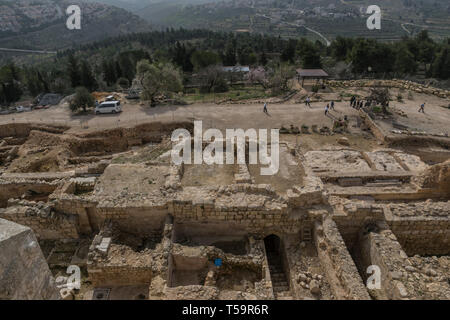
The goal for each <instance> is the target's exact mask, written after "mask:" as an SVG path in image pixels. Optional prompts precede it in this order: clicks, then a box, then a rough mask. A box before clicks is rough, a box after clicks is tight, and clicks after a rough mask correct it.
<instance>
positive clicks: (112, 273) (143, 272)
mask: <svg viewBox="0 0 450 320" xmlns="http://www.w3.org/2000/svg"><path fill="white" fill-rule="evenodd" d="M89 280H90V281H91V282H92V284H93V285H94V286H132V285H140V284H148V285H150V283H151V281H152V269H151V268H149V267H130V266H120V267H119V266H104V267H96V268H95V269H94V268H89Z"/></svg>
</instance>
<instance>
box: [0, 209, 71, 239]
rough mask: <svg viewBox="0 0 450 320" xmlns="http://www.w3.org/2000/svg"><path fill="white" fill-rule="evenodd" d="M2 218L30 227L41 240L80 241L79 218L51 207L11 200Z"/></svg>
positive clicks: (1, 210)
mask: <svg viewBox="0 0 450 320" xmlns="http://www.w3.org/2000/svg"><path fill="white" fill-rule="evenodd" d="M0 217H1V218H3V219H6V220H9V221H13V222H16V223H18V224H21V225H24V226H28V227H30V228H31V229H32V230H33V232H34V233H35V234H36V236H37V237H38V238H39V240H60V239H78V238H79V234H78V217H77V216H75V215H71V214H67V213H60V212H56V211H54V209H53V207H52V206H51V205H48V204H45V203H42V202H40V203H35V202H28V201H25V200H10V201H9V202H8V208H6V209H0Z"/></svg>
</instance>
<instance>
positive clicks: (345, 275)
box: [314, 218, 370, 300]
mask: <svg viewBox="0 0 450 320" xmlns="http://www.w3.org/2000/svg"><path fill="white" fill-rule="evenodd" d="M314 242H315V245H316V247H317V252H318V256H319V259H320V262H321V264H322V268H323V270H324V272H325V274H326V276H327V280H328V281H329V283H330V286H331V290H332V291H333V294H334V296H335V297H336V298H337V299H347V300H348V299H352V300H360V299H362V300H370V296H369V294H368V292H367V290H366V287H365V285H364V283H363V281H362V279H361V276H360V275H359V273H358V269H357V268H356V265H355V263H354V262H353V259H352V257H351V256H350V253H349V252H348V251H347V247H346V246H345V243H344V240H343V239H342V237H341V235H340V233H339V230H338V228H337V226H336V223H335V222H334V221H333V220H332V219H331V218H326V219H325V220H324V221H323V224H320V223H318V222H317V223H316V224H315V232H314Z"/></svg>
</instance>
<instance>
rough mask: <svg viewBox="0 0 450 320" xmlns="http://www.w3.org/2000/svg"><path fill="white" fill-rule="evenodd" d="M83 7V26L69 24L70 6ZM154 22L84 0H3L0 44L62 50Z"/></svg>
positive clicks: (0, 3)
mask: <svg viewBox="0 0 450 320" xmlns="http://www.w3.org/2000/svg"><path fill="white" fill-rule="evenodd" d="M70 5H78V6H79V7H80V9H81V30H69V29H67V27H66V21H67V19H68V17H69V16H68V15H67V14H66V9H67V8H68V7H69V6H70ZM149 30H150V25H149V24H148V23H147V22H145V21H144V20H143V19H141V18H139V17H138V16H137V15H135V14H132V13H130V12H128V11H126V10H124V9H121V8H118V7H114V6H110V5H105V4H99V3H95V2H87V1H80V0H73V1H72V0H70V1H69V0H19V1H5V0H0V47H2V48H15V49H32V50H59V49H63V48H68V47H70V46H73V45H77V44H81V43H88V42H92V41H96V40H101V39H105V38H108V37H112V36H118V35H122V34H127V33H131V32H143V31H149Z"/></svg>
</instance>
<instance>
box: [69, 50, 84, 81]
mask: <svg viewBox="0 0 450 320" xmlns="http://www.w3.org/2000/svg"><path fill="white" fill-rule="evenodd" d="M67 73H68V75H69V78H70V83H71V85H72V88H76V87H78V86H80V85H81V75H80V70H79V67H78V60H77V58H75V56H74V55H73V54H71V55H69V62H68V65H67Z"/></svg>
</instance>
